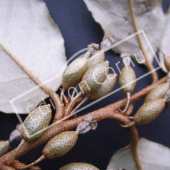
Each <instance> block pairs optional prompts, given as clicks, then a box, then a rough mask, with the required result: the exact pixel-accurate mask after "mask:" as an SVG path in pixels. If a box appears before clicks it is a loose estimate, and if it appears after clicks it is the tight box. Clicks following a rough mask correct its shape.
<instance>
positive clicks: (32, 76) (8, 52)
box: [0, 43, 50, 94]
mask: <svg viewBox="0 0 170 170" xmlns="http://www.w3.org/2000/svg"><path fill="white" fill-rule="evenodd" d="M0 46H1V48H2V49H3V50H4V51H5V52H6V53H7V54H8V55H9V56H10V57H11V58H12V59H13V60H14V61H15V62H16V64H18V66H19V67H20V68H21V69H22V70H23V71H24V72H25V73H26V74H27V75H28V76H29V77H30V79H31V80H32V81H33V82H34V83H35V84H37V85H38V86H39V87H40V88H41V89H42V90H43V91H44V92H45V93H46V94H49V90H50V89H49V88H48V87H47V86H45V85H44V84H43V83H42V82H41V81H40V80H39V79H38V78H37V77H35V76H34V75H33V74H32V72H31V71H30V70H29V69H28V68H27V67H25V66H24V65H23V64H22V63H21V62H20V61H19V60H18V59H17V57H16V56H15V55H14V54H12V53H11V52H10V51H9V50H8V49H7V48H6V47H5V46H4V45H3V44H1V43H0Z"/></svg>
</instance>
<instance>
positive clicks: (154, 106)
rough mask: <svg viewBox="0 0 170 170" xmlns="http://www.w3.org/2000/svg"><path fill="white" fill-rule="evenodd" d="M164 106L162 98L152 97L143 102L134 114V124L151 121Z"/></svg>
mask: <svg viewBox="0 0 170 170" xmlns="http://www.w3.org/2000/svg"><path fill="white" fill-rule="evenodd" d="M164 107H165V100H164V99H161V98H160V99H154V100H150V101H149V102H146V103H144V104H143V105H142V106H141V107H140V108H139V110H138V111H137V112H136V114H135V116H134V119H133V120H134V122H135V124H136V125H143V124H147V123H150V122H152V121H153V120H154V119H155V118H156V117H158V116H159V115H160V114H161V112H162V111H163V109H164Z"/></svg>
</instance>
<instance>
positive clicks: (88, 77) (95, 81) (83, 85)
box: [79, 61, 109, 95]
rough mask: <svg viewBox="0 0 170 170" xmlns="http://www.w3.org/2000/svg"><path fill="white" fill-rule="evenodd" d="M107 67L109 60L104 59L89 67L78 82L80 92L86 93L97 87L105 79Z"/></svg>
mask: <svg viewBox="0 0 170 170" xmlns="http://www.w3.org/2000/svg"><path fill="white" fill-rule="evenodd" d="M108 67H109V62H108V61H105V62H101V63H98V64H96V65H94V66H93V67H91V68H89V69H88V70H87V71H86V73H85V74H84V76H83V78H82V81H81V82H80V83H79V87H80V90H81V92H82V93H83V94H85V95H86V94H89V93H91V92H94V91H96V90H97V89H99V88H100V87H101V85H102V83H103V82H104V81H105V79H106V74H107V73H108V71H109V69H107V68H108Z"/></svg>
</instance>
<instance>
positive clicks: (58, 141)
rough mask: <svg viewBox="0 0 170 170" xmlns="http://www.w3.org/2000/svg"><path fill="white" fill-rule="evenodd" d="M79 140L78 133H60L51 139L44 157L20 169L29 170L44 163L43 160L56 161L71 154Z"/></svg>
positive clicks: (46, 146) (44, 151)
mask: <svg viewBox="0 0 170 170" xmlns="http://www.w3.org/2000/svg"><path fill="white" fill-rule="evenodd" d="M77 139H78V133H77V132H76V131H66V132H63V133H60V134H59V135H57V136H55V137H53V138H52V139H50V140H49V141H48V142H47V144H46V145H45V147H44V149H43V155H42V156H41V157H39V158H38V159H37V160H36V161H34V162H33V163H31V164H29V165H27V166H25V167H23V168H20V169H27V168H28V167H30V166H33V165H35V164H36V163H38V162H40V161H42V160H43V159H45V158H46V159H54V158H58V157H61V156H63V155H65V154H66V153H67V152H69V151H70V150H71V149H72V148H73V147H74V145H75V144H76V142H77Z"/></svg>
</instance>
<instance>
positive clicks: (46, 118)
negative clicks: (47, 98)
mask: <svg viewBox="0 0 170 170" xmlns="http://www.w3.org/2000/svg"><path fill="white" fill-rule="evenodd" d="M51 118H52V110H51V106H50V105H49V104H48V105H43V106H39V107H37V108H36V109H34V110H33V111H32V112H31V113H30V114H29V115H28V116H27V118H26V119H25V120H24V123H23V124H22V125H21V132H20V133H21V134H20V136H21V139H22V140H21V143H20V144H19V145H18V147H17V149H16V152H15V155H14V157H13V158H12V160H11V161H10V163H12V161H13V160H14V159H15V156H16V154H17V152H18V151H19V149H20V148H21V147H22V145H23V144H24V143H25V141H26V142H32V141H34V140H36V139H37V138H39V137H40V136H41V135H42V134H43V133H44V131H45V130H44V129H45V128H46V127H48V125H49V123H50V121H51Z"/></svg>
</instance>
